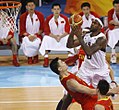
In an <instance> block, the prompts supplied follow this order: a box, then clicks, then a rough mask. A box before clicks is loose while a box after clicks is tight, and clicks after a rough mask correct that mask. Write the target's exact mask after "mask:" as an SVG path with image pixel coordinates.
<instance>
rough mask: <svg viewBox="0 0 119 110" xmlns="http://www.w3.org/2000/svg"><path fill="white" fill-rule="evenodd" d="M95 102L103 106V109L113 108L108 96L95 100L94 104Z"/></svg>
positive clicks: (109, 109)
mask: <svg viewBox="0 0 119 110" xmlns="http://www.w3.org/2000/svg"><path fill="white" fill-rule="evenodd" d="M97 104H99V105H102V106H104V107H105V110H114V109H113V104H112V101H111V99H110V98H109V97H107V98H104V99H101V100H99V101H97V102H96V105H97Z"/></svg>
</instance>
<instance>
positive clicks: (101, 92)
mask: <svg viewBox="0 0 119 110" xmlns="http://www.w3.org/2000/svg"><path fill="white" fill-rule="evenodd" d="M109 87H110V86H109V83H108V82H107V81H106V80H100V81H99V83H98V86H97V94H98V101H97V102H96V104H95V106H94V110H114V109H113V105H112V101H111V100H110V98H109V97H107V96H106V94H107V92H108V91H109Z"/></svg>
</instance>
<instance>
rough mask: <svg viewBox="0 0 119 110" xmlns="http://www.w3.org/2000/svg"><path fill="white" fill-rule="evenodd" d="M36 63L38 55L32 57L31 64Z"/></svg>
mask: <svg viewBox="0 0 119 110" xmlns="http://www.w3.org/2000/svg"><path fill="white" fill-rule="evenodd" d="M36 63H38V55H36V56H34V59H33V64H36Z"/></svg>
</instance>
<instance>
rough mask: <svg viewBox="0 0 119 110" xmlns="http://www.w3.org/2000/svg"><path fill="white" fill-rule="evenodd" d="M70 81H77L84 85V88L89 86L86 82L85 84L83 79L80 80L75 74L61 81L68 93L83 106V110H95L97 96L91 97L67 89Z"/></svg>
mask: <svg viewBox="0 0 119 110" xmlns="http://www.w3.org/2000/svg"><path fill="white" fill-rule="evenodd" d="M69 79H75V80H76V81H77V82H78V83H79V84H82V85H84V86H87V87H90V86H88V84H87V83H86V82H84V81H83V80H82V79H80V78H78V77H77V76H75V75H74V74H72V73H70V75H69V76H67V77H64V78H63V79H61V83H62V85H63V86H64V88H65V89H66V90H67V91H68V93H69V94H70V95H71V96H72V97H73V98H74V99H75V100H76V102H78V103H79V104H81V106H82V110H93V108H94V105H95V103H96V101H97V96H90V95H87V94H84V93H79V92H72V91H71V90H69V89H68V88H67V84H66V83H67V80H69Z"/></svg>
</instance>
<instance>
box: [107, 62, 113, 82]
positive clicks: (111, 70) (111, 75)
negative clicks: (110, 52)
mask: <svg viewBox="0 0 119 110" xmlns="http://www.w3.org/2000/svg"><path fill="white" fill-rule="evenodd" d="M107 65H108V68H109V70H110V72H109V75H110V79H111V80H112V81H114V72H113V69H112V68H111V66H110V64H109V63H108V62H107Z"/></svg>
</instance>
